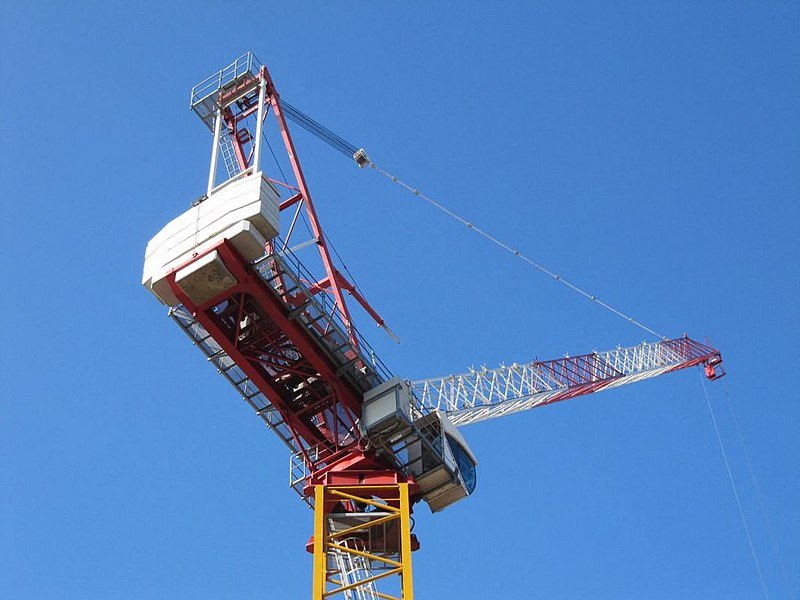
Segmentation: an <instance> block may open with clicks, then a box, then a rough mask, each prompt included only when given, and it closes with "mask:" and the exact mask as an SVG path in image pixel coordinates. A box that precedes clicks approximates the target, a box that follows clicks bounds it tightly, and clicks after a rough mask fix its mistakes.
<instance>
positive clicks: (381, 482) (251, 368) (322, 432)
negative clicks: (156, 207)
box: [142, 52, 724, 600]
mask: <svg viewBox="0 0 800 600" xmlns="http://www.w3.org/2000/svg"><path fill="white" fill-rule="evenodd" d="M190 107H191V109H192V110H193V111H194V112H195V113H196V115H197V116H198V117H199V118H200V120H201V121H202V122H203V123H204V124H205V125H206V126H207V127H208V128H209V130H210V131H211V132H212V134H213V141H212V151H211V163H210V168H209V177H208V183H207V188H206V192H205V193H204V194H203V195H202V196H200V197H199V198H198V199H197V200H195V201H194V202H193V203H192V206H191V207H190V208H189V210H187V211H186V212H184V213H183V214H181V215H180V216H178V217H177V218H176V219H174V220H173V221H171V222H170V223H168V224H167V225H166V226H164V227H163V228H162V229H161V231H160V232H159V233H158V234H157V235H156V236H155V237H153V238H152V239H151V240H150V242H149V243H148V245H147V249H146V252H145V263H144V274H143V281H142V282H143V284H144V286H145V287H146V288H147V289H149V290H150V291H151V292H152V293H153V295H154V296H155V297H156V298H157V299H158V300H159V301H160V302H162V303H163V304H165V305H167V306H169V315H170V317H171V318H172V320H173V321H174V322H175V323H176V324H177V325H178V326H179V327H180V328H181V329H182V330H183V331H184V333H186V335H187V336H188V337H189V338H190V339H191V340H192V342H193V344H194V345H195V346H196V347H197V348H198V349H199V350H200V351H201V352H202V353H203V354H204V355H205V357H206V358H207V360H208V362H210V363H211V364H212V365H213V366H214V367H215V368H216V369H217V371H218V372H219V373H220V374H221V375H222V376H223V377H224V378H225V379H226V380H227V381H228V382H229V383H230V384H231V385H232V386H233V387H234V388H235V389H236V393H237V394H239V395H240V396H241V397H242V398H243V399H244V400H245V401H246V402H247V403H248V404H249V405H250V406H251V407H252V408H253V410H254V411H255V412H256V414H257V415H258V416H259V417H260V418H261V419H262V420H263V421H264V422H265V424H266V425H267V426H268V427H269V428H270V429H271V430H272V431H273V432H275V433H276V434H277V435H278V437H279V438H280V439H281V440H282V441H283V443H284V444H285V445H286V446H287V447H288V449H289V451H290V468H289V471H290V477H289V485H290V487H291V488H293V489H294V490H295V491H296V492H297V493H298V494H299V495H300V497H301V498H302V499H303V500H304V501H305V502H306V503H307V504H308V505H309V506H310V507H311V508H313V511H314V528H313V536H312V537H311V538H310V540H309V541H308V543H307V546H306V547H307V549H308V551H309V552H310V553H312V555H313V592H312V598H313V599H314V600H321V599H322V598H327V597H332V596H337V597H344V598H347V599H359V600H361V599H377V598H388V599H391V598H398V599H400V598H401V599H403V600H409V599H411V598H413V586H412V567H411V553H412V552H413V551H414V550H415V549H417V548H418V547H419V542H418V540H417V538H416V536H415V535H414V534H412V533H411V516H410V515H411V512H412V507H413V506H414V505H415V504H417V503H419V502H421V501H424V502H425V503H427V504H428V506H429V508H430V509H431V510H432V511H433V512H437V511H440V510H443V509H445V508H447V507H448V506H450V505H451V504H453V503H455V502H457V501H459V500H461V499H463V498H465V497H467V496H468V495H470V494H471V493H472V492H473V490H474V489H475V484H476V465H477V459H476V457H475V455H474V454H473V452H472V450H471V449H470V447H469V445H468V443H467V441H466V439H465V438H464V436H463V435H462V432H461V430H460V429H459V427H461V426H463V425H467V424H470V423H476V422H478V421H485V420H488V419H493V418H496V417H500V416H504V415H509V414H513V413H517V412H520V411H524V410H528V409H532V408H536V407H538V406H543V405H545V404H552V403H554V402H558V401H561V400H566V399H569V398H575V397H577V396H582V395H585V394H590V393H593V392H597V391H600V390H603V389H609V388H612V387H616V386H620V385H625V384H629V383H634V382H637V381H640V380H642V379H647V378H651V377H656V376H658V375H662V374H664V373H668V372H671V371H677V370H680V369H685V368H687V367H691V366H695V365H701V366H702V367H703V368H704V369H705V373H706V376H707V377H709V378H710V379H716V378H718V377H721V376H722V375H724V371H723V370H722V365H721V363H722V357H721V354H720V352H719V350H717V349H715V348H713V347H711V346H709V345H707V344H703V343H700V342H697V341H695V340H693V339H691V338H689V337H687V336H684V337H680V338H676V339H662V340H659V341H656V342H651V343H642V344H640V345H637V346H633V347H629V348H617V349H614V350H610V351H607V352H592V353H590V354H584V355H579V356H572V357H564V358H558V359H555V360H548V361H533V362H529V363H524V364H513V365H510V366H501V367H498V368H496V369H486V368H483V369H479V370H474V369H473V370H470V371H469V372H466V373H463V374H460V375H451V376H447V377H442V378H435V379H426V380H421V381H408V380H406V379H404V378H401V377H398V376H395V375H393V374H392V372H391V371H390V370H389V369H388V367H387V366H386V365H384V364H383V363H382V362H381V361H380V359H379V358H378V357H377V355H376V353H375V352H374V351H373V349H372V348H371V347H370V345H369V344H368V342H367V341H366V340H365V339H364V338H363V336H362V335H361V334H360V333H359V331H358V330H357V329H356V327H355V325H354V323H353V320H352V317H351V314H350V312H349V310H348V306H347V303H346V300H345V298H346V296H348V295H349V296H351V297H352V298H353V299H354V300H355V301H356V302H357V303H358V304H360V305H361V306H362V307H363V309H364V310H365V311H366V313H367V314H368V315H369V316H370V317H371V318H372V319H373V320H374V321H375V322H376V323H377V325H378V326H380V327H382V328H384V329H385V330H386V331H387V333H389V335H391V336H394V334H393V333H392V332H391V330H390V329H389V328H388V326H387V325H386V323H385V321H384V320H383V318H382V317H381V316H380V315H379V314H378V312H377V311H376V310H375V309H374V308H373V307H372V306H371V305H370V304H369V302H368V301H367V300H366V298H364V296H363V295H362V294H361V293H360V291H359V290H358V288H357V287H356V286H355V285H353V283H352V282H351V281H350V280H349V279H348V278H347V277H346V276H345V275H343V274H342V273H341V272H340V271H339V270H338V269H337V268H336V266H335V264H334V261H333V259H332V256H331V252H330V245H329V241H328V238H327V237H326V235H325V233H324V231H323V228H322V226H321V224H320V220H319V217H318V215H317V212H316V210H315V208H314V201H313V200H312V197H311V194H310V191H309V188H308V185H307V182H306V179H305V176H304V173H303V169H302V166H301V163H300V160H299V157H298V153H297V151H296V148H295V145H294V141H293V139H292V135H291V133H290V129H289V126H288V121H289V120H291V121H293V122H294V123H296V124H298V125H300V126H301V127H303V128H305V129H308V130H309V131H312V133H313V132H315V131H316V132H320V131H324V132H325V135H326V137H327V139H328V141H329V143H332V144H333V145H334V146H335V147H337V146H338V149H339V150H342V151H343V152H345V153H346V154H352V157H353V159H354V160H355V161H356V162H357V163H358V164H359V166H364V164H365V163H367V162H368V159H367V157H366V153H365V152H364V151H363V150H357V151H356V152H352V153H351V150H353V148H352V147H351V146H350V145H349V144H348V143H347V142H345V141H344V140H342V139H341V138H338V136H335V135H334V134H332V133H331V132H330V131H328V130H326V129H324V128H323V127H322V126H321V125H319V123H317V122H316V121H314V120H313V119H311V118H310V117H308V116H306V115H304V114H303V113H302V112H300V111H299V110H298V109H296V108H294V107H293V106H292V105H290V104H289V103H288V102H286V101H284V100H282V99H281V96H280V94H279V93H278V90H277V88H276V87H275V84H274V82H273V80H272V78H271V76H270V73H269V71H268V70H267V68H266V67H265V66H264V65H262V64H261V63H260V62H259V61H258V60H257V59H256V57H255V56H254V55H253V54H252V53H250V52H248V53H247V54H245V55H243V56H241V57H239V58H237V59H236V60H235V61H234V62H233V63H232V64H230V65H228V66H226V67H225V68H223V69H221V70H219V71H218V72H216V73H214V74H213V75H212V76H211V77H209V78H207V79H205V80H204V81H202V82H201V83H200V84H198V85H197V86H195V87H194V88H193V89H192V92H191V100H190ZM270 113H271V114H272V116H273V117H274V121H275V123H276V127H275V128H274V129H275V130H276V132H277V134H278V136H279V139H280V142H282V144H283V148H284V149H285V151H286V154H287V157H288V161H289V164H290V165H291V171H292V176H293V179H292V180H291V182H290V181H289V180H288V179H284V180H279V179H276V178H274V177H271V176H269V175H267V174H266V173H265V171H264V170H263V169H262V156H263V150H264V148H263V146H264V144H265V143H268V142H267V135H266V131H265V128H266V124H267V117H268V116H269V114H270ZM269 149H270V151H271V150H272V149H271V147H270V148H269ZM220 159H221V161H220ZM218 171H224V173H225V174H226V175H227V176H226V177H225V178H224V181H222V182H221V183H218V182H217V175H218ZM302 221H305V223H306V224H307V226H308V231H309V234H310V237H309V238H308V239H305V240H303V239H299V238H300V234H299V233H298V232H299V230H300V228H299V227H298V223H299V222H302ZM281 232H285V233H283V235H282V236H281V235H280V233H281Z"/></svg>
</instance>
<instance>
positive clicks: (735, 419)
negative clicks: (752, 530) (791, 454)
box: [722, 381, 795, 600]
mask: <svg viewBox="0 0 800 600" xmlns="http://www.w3.org/2000/svg"><path fill="white" fill-rule="evenodd" d="M722 389H723V390H724V391H725V399H726V400H727V402H728V408H729V410H730V412H731V417H733V424H734V426H735V427H736V433H737V435H738V436H739V444H740V445H741V446H742V452H743V453H744V460H745V463H746V464H747V472H748V473H749V475H750V481H751V482H752V484H753V488H754V489H755V491H756V499H757V500H758V507H759V509H760V510H761V517H762V518H763V519H764V523H766V525H767V532H768V533H769V538H770V542H771V543H772V551H773V552H774V553H775V556H776V558H777V559H778V567H779V568H780V571H781V576H782V577H783V584H784V586H785V587H786V593H787V594H788V597H789V598H791V599H792V600H794V597H795V596H794V593H793V592H792V589H791V586H790V585H789V577H788V575H787V573H786V566H785V565H784V563H783V558H781V553H780V552H779V551H778V543H777V541H776V539H775V531H774V529H773V527H772V519H770V518H769V513H768V512H767V507H766V503H765V502H764V496H763V495H762V493H761V486H759V485H758V480H757V479H756V474H755V471H754V470H753V463H752V462H751V460H750V454H749V452H748V451H747V445H746V444H745V443H744V434H743V433H742V428H741V426H740V425H739V418H738V417H737V416H736V411H735V410H734V408H733V402H732V401H731V395H730V392H729V391H728V386H727V385H725V381H723V382H722Z"/></svg>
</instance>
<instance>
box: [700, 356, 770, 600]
mask: <svg viewBox="0 0 800 600" xmlns="http://www.w3.org/2000/svg"><path fill="white" fill-rule="evenodd" d="M697 373H698V374H699V375H700V384H701V385H702V386H703V394H705V397H706V406H708V413H709V414H710V415H711V423H712V424H713V425H714V433H715V434H716V436H717V443H718V444H719V450H720V453H721V454H722V460H723V462H724V463H725V471H726V472H727V473H728V480H729V481H730V483H731V490H733V497H734V499H735V500H736V507H737V508H738V509H739V517H740V518H741V520H742V526H743V527H744V533H745V535H746V536H747V543H748V545H749V546H750V554H751V555H752V557H753V562H754V563H755V565H756V571H758V580H759V581H760V582H761V589H762V591H763V592H764V597H765V598H767V600H769V594H768V593H767V585H766V583H764V575H763V574H762V572H761V563H759V562H758V556H757V555H756V549H755V546H754V545H753V538H752V536H751V535H750V527H748V525H747V519H746V518H745V516H744V509H742V501H741V500H740V499H739V492H738V490H737V489H736V482H735V481H734V479H733V473H732V472H731V465H730V462H729V461H728V454H727V452H725V445H724V444H723V443H722V436H721V435H720V433H719V427H718V426H717V418H716V417H715V416H714V409H713V408H712V407H711V399H710V398H709V397H708V390H707V389H706V382H705V380H704V379H703V372H702V371H701V370H699V369H698V371H697Z"/></svg>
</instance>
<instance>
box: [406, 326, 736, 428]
mask: <svg viewBox="0 0 800 600" xmlns="http://www.w3.org/2000/svg"><path fill="white" fill-rule="evenodd" d="M720 362H722V358H721V356H720V353H719V350H716V349H715V348H712V347H711V346H707V345H705V344H701V343H700V342H696V341H694V340H692V339H690V338H689V337H686V336H684V337H682V338H678V339H674V340H663V341H659V342H654V343H642V344H640V345H638V346H631V347H629V348H617V349H616V350H609V351H607V352H592V353H591V354H583V355H580V356H572V357H565V358H559V359H555V360H547V361H534V362H530V363H526V364H516V363H515V364H513V365H509V366H501V367H498V368H496V369H486V368H483V369H480V370H474V369H473V370H470V371H469V372H468V373H462V374H460V375H450V376H448V377H437V378H434V379H423V380H420V381H415V382H413V383H412V387H413V389H414V392H415V395H416V397H417V399H418V400H419V403H420V406H421V407H423V408H425V409H436V410H443V411H445V412H446V413H447V414H448V416H449V417H450V420H451V421H452V422H453V423H454V424H455V425H467V424H469V423H477V422H478V421H485V420H487V419H493V418H497V417H502V416H504V415H510V414H514V413H517V412H521V411H523V410H530V409H532V408H536V407H538V406H544V405H545V404H552V403H554V402H559V401H561V400H567V399H569V398H575V397H576V396H583V395H585V394H591V393H592V392H597V391H600V390H603V389H609V388H612V387H617V386H620V385H625V384H628V383H635V382H637V381H641V380H643V379H648V378H650V377H656V376H658V375H662V374H664V373H669V372H670V371H676V370H678V369H685V368H687V367H692V366H695V365H699V364H703V363H705V364H711V365H715V364H719V363H720ZM716 376H718V375H716Z"/></svg>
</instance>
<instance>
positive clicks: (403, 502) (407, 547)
mask: <svg viewBox="0 0 800 600" xmlns="http://www.w3.org/2000/svg"><path fill="white" fill-rule="evenodd" d="M398 488H399V490H398V491H399V492H400V561H401V562H402V563H403V574H402V576H401V577H402V582H403V583H402V585H403V600H414V583H413V579H412V576H411V506H410V504H409V501H408V484H407V483H401V484H398Z"/></svg>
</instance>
